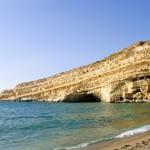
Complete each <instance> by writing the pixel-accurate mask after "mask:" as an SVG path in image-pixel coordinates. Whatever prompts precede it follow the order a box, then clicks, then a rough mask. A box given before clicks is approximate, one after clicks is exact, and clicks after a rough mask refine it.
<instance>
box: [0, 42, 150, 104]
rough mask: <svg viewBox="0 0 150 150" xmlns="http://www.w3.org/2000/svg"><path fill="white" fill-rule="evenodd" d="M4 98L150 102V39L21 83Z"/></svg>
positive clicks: (2, 97) (0, 95)
mask: <svg viewBox="0 0 150 150" xmlns="http://www.w3.org/2000/svg"><path fill="white" fill-rule="evenodd" d="M0 99H1V100H18V101H31V100H35V101H36V100H37V101H44V100H45V101H52V102H53V101H55V102H89V101H90V102H98V101H104V102H150V41H141V42H138V43H135V44H133V45H131V46H129V47H128V48H125V49H123V50H121V51H119V52H117V53H114V54H112V55H111V56H109V57H107V58H105V59H103V60H101V61H97V62H95V63H92V64H89V65H86V66H82V67H80V68H76V69H73V70H70V71H66V72H63V73H60V74H57V75H54V76H51V77H48V78H43V79H40V80H35V81H31V82H25V83H20V84H18V85H17V86H16V87H15V88H14V89H11V90H4V91H3V92H1V93H0Z"/></svg>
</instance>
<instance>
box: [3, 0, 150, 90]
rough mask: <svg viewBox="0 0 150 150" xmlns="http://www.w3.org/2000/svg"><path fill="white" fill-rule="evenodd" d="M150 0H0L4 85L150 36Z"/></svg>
mask: <svg viewBox="0 0 150 150" xmlns="http://www.w3.org/2000/svg"><path fill="white" fill-rule="evenodd" d="M149 6H150V1H149V0H136V1H135V0H0V70H1V72H0V89H5V88H11V87H14V86H15V85H16V84H17V83H18V82H24V81H30V80H34V79H39V78H43V77H47V76H51V75H53V74H56V73H59V72H61V71H65V70H69V69H72V68H74V67H79V66H81V65H85V64H88V63H91V62H94V61H97V60H100V59H102V58H103V57H105V56H108V55H110V54H112V53H113V52H115V51H117V50H118V49H120V48H124V47H127V46H128V45H130V44H131V43H133V42H136V41H139V40H149V39H150V9H149Z"/></svg>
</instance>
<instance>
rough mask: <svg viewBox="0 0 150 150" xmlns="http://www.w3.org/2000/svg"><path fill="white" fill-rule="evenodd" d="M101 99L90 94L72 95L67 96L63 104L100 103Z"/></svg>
mask: <svg viewBox="0 0 150 150" xmlns="http://www.w3.org/2000/svg"><path fill="white" fill-rule="evenodd" d="M100 101H101V100H100V98H98V97H97V96H96V95H94V94H91V93H90V94H88V93H77V94H71V95H67V96H66V97H65V98H64V99H63V102H100Z"/></svg>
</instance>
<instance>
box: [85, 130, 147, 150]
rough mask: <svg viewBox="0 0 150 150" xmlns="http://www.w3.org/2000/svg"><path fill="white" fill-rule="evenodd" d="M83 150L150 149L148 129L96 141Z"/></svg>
mask: <svg viewBox="0 0 150 150" xmlns="http://www.w3.org/2000/svg"><path fill="white" fill-rule="evenodd" d="M83 150H150V131H148V132H145V133H142V134H136V135H133V136H130V137H125V138H121V139H114V140H111V141H107V142H103V143H97V144H94V145H91V146H89V147H87V148H84V149H83Z"/></svg>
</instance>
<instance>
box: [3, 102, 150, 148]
mask: <svg viewBox="0 0 150 150" xmlns="http://www.w3.org/2000/svg"><path fill="white" fill-rule="evenodd" d="M149 124H150V104H103V103H47V102H28V103H27V102H20V103H19V102H0V150H53V149H55V148H59V147H70V146H76V145H78V144H82V143H88V142H90V141H97V140H98V141H101V140H104V139H108V138H111V137H114V136H116V135H118V134H120V133H122V132H124V131H127V130H129V129H133V128H137V127H141V126H143V125H149Z"/></svg>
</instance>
